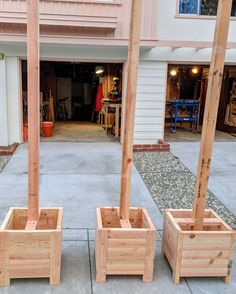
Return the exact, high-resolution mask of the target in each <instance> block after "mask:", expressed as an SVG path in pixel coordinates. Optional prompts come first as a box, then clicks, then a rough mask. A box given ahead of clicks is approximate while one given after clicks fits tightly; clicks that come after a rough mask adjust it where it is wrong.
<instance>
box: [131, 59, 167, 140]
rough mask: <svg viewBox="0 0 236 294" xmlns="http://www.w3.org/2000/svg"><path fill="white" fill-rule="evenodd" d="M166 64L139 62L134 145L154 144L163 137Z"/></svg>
mask: <svg viewBox="0 0 236 294" xmlns="http://www.w3.org/2000/svg"><path fill="white" fill-rule="evenodd" d="M166 75H167V63H166V62H157V61H140V64H139V72H138V86H137V102H136V113H135V131H134V144H155V143H156V142H157V140H158V139H163V136H164V109H165V106H164V103H165V93H166Z"/></svg>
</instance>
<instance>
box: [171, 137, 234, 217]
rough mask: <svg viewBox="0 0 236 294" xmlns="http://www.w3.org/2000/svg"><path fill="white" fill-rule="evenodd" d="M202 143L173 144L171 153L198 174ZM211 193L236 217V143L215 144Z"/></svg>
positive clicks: (210, 181) (210, 180)
mask: <svg viewBox="0 0 236 294" xmlns="http://www.w3.org/2000/svg"><path fill="white" fill-rule="evenodd" d="M199 148H200V143H197V142H194V143H193V142H191V143H186V142H178V143H171V151H172V153H173V154H174V155H176V156H178V157H179V158H180V160H181V161H182V162H183V163H184V165H185V166H187V168H188V169H189V170H190V171H191V172H192V173H193V174H194V175H196V173H197V165H198V156H199ZM209 189H210V190H211V192H212V193H213V194H214V195H215V196H216V197H217V198H218V199H219V200H220V201H221V202H222V203H224V204H225V206H226V207H228V208H229V209H230V210H231V211H232V212H233V213H234V215H236V142H215V143H214V151H213V158H212V163H211V175H210V179H209Z"/></svg>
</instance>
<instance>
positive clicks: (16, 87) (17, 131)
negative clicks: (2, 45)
mask: <svg viewBox="0 0 236 294" xmlns="http://www.w3.org/2000/svg"><path fill="white" fill-rule="evenodd" d="M19 66H20V65H19V60H18V58H17V57H6V89H7V120H8V144H12V143H14V142H21V141H22V129H21V125H22V122H21V119H22V104H21V99H20V75H19V72H20V71H19Z"/></svg>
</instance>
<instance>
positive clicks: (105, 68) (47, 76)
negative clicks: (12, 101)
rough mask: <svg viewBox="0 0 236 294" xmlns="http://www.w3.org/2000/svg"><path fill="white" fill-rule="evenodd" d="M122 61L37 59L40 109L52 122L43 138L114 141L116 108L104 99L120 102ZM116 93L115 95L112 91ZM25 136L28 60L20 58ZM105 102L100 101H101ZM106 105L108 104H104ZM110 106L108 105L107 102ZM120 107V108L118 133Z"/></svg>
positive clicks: (43, 120)
mask: <svg viewBox="0 0 236 294" xmlns="http://www.w3.org/2000/svg"><path fill="white" fill-rule="evenodd" d="M122 69H123V64H118V63H114V64H107V63H104V64H102V63H84V62H58V61H41V62H40V113H41V125H42V123H43V122H52V123H53V133H52V136H51V137H45V136H44V133H43V132H42V130H41V140H42V141H73V142H74V141H75V142H76V141H117V140H119V136H116V137H115V131H114V128H115V121H116V118H115V110H114V109H113V108H111V107H104V103H105V102H106V103H110V102H111V100H112V103H119V104H121V103H122V98H121V93H122ZM114 93H116V95H114ZM22 99H23V122H24V131H23V132H24V139H25V140H27V134H25V133H26V132H27V117H28V110H27V62H26V61H25V60H22ZM101 100H102V101H103V102H104V103H103V102H102V101H101ZM106 105H108V104H106ZM108 106H109V105H108ZM120 128H121V111H120V112H119V134H120Z"/></svg>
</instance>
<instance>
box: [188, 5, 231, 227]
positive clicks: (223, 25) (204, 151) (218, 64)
mask: <svg viewBox="0 0 236 294" xmlns="http://www.w3.org/2000/svg"><path fill="white" fill-rule="evenodd" d="M231 7H232V0H220V1H219V2H218V13H217V19H216V29H215V37H214V44H213V52H212V60H211V66H210V73H209V81H208V88H207V95H206V105H205V111H204V120H203V129H202V137H201V146H200V155H199V162H198V173H197V181H196V186H195V195H194V211H193V217H194V229H195V230H202V228H203V219H204V212H205V207H206V197H207V190H208V179H209V176H210V166H211V158H212V150H213V143H214V137H215V128H216V120H217V112H218V107H219V100H220V93H221V84H222V78H223V72H224V60H225V51H226V46H227V37H228V31H229V23H230V14H231Z"/></svg>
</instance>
